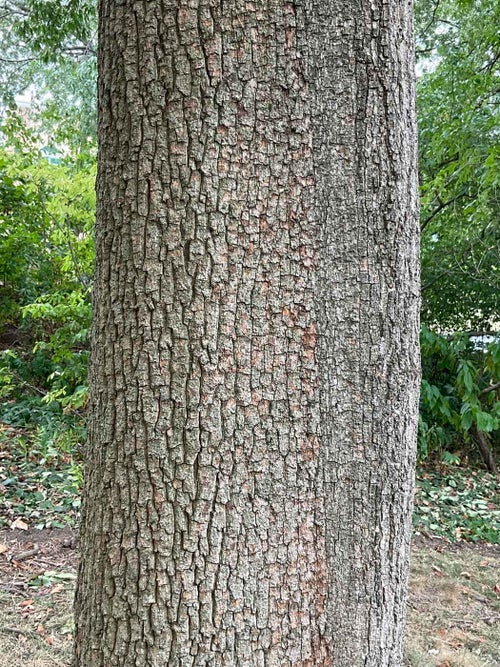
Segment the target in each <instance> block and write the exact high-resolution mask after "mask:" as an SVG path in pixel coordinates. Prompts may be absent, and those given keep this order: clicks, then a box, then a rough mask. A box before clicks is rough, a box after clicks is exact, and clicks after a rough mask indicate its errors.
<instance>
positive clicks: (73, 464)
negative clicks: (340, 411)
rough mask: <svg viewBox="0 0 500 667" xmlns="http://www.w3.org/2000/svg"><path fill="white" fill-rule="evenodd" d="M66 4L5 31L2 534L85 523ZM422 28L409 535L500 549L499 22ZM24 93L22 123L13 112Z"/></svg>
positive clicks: (43, 7) (86, 50)
mask: <svg viewBox="0 0 500 667" xmlns="http://www.w3.org/2000/svg"><path fill="white" fill-rule="evenodd" d="M63 5H64V3H62V2H60V0H52V1H51V2H50V3H40V2H35V0H28V2H26V3H24V7H27V8H28V9H27V10H26V11H23V12H21V13H19V12H15V8H16V6H17V4H16V2H15V1H14V0H13V1H12V2H9V3H7V5H6V6H7V11H6V12H5V13H4V14H2V16H1V17H0V23H1V26H0V27H1V29H2V35H3V36H4V38H5V40H4V42H5V47H4V48H5V55H6V61H9V62H12V63H14V65H12V66H9V67H6V68H5V69H4V73H3V75H2V76H3V78H2V79H1V80H0V93H1V95H2V99H3V107H2V112H1V114H0V139H1V140H0V492H1V493H2V495H3V498H4V502H3V505H2V510H1V515H0V527H5V526H13V525H14V526H15V525H17V526H22V525H26V526H29V527H30V528H34V527H40V528H42V527H56V528H57V527H63V526H74V525H75V524H76V522H77V521H78V507H79V490H80V486H81V481H82V466H81V463H82V445H83V443H84V441H85V419H86V405H87V384H86V369H87V361H88V349H89V345H88V333H89V323H90V314H91V288H92V270H93V238H92V227H93V219H94V211H95V194H94V178H95V156H96V145H95V108H94V102H93V99H94V89H95V14H94V7H93V3H91V2H86V1H84V0H80V2H76V3H72V4H71V11H70V12H67V11H66V9H65V8H63ZM64 7H65V5H64ZM9 8H10V10H11V13H10V14H9V11H8V10H9ZM63 9H64V12H63ZM57 11H59V12H60V13H61V12H63V13H62V14H61V21H60V22H58V23H57V25H58V26H59V27H58V28H57V30H56V29H55V28H54V25H56V24H55V23H54V22H53V20H52V18H51V17H53V15H54V12H57ZM58 15H59V14H58ZM63 16H64V20H63V18H62V17H63ZM416 18H417V55H418V70H419V83H418V89H419V101H418V110H419V129H420V180H421V194H422V302H423V303H422V321H423V324H422V332H421V342H422V370H423V380H422V393H421V412H420V427H419V439H418V458H419V468H418V472H417V496H416V508H415V530H416V532H417V533H420V534H423V535H429V534H433V535H439V536H442V537H446V538H447V539H449V540H455V541H456V540H459V541H460V540H461V541H464V540H468V541H480V540H484V541H487V542H492V543H498V542H499V541H500V537H499V536H500V499H499V497H498V490H497V489H498V486H497V477H496V475H497V462H498V460H499V453H500V434H499V427H500V402H499V387H500V381H499V375H500V335H499V333H498V332H499V320H498V305H499V304H498V298H499V294H500V270H499V263H498V249H499V230H500V227H499V226H498V218H499V215H498V214H499V196H498V186H499V180H500V177H499V168H498V157H499V154H500V144H499V137H498V130H497V129H496V128H497V127H498V120H499V119H498V76H499V53H500V38H499V36H498V31H497V28H496V26H497V25H498V23H499V20H500V8H499V6H498V3H495V2H492V0H479V1H476V2H468V1H466V0H442V1H441V2H439V1H438V2H436V1H435V0H420V1H419V2H418V3H417V11H416ZM28 43H29V44H30V46H29V47H28V46H26V45H27V44H28ZM16 62H17V63H18V65H17V66H16V65H15V63H16ZM26 90H29V91H30V95H31V102H30V105H29V108H28V109H27V110H26V109H25V108H20V106H19V104H18V102H17V101H16V100H17V98H16V93H18V92H20V91H26ZM33 91H34V92H33ZM16 522H17V524H16Z"/></svg>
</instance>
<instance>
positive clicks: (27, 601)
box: [19, 598, 34, 607]
mask: <svg viewBox="0 0 500 667" xmlns="http://www.w3.org/2000/svg"><path fill="white" fill-rule="evenodd" d="M33 602H34V600H33V599H31V598H30V599H29V600H23V601H22V602H20V603H19V606H20V607H29V605H30V604H33Z"/></svg>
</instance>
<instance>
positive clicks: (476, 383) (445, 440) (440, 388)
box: [419, 325, 500, 472]
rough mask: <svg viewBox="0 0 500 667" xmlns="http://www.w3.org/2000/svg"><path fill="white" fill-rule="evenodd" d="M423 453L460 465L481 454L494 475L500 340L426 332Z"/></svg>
mask: <svg viewBox="0 0 500 667" xmlns="http://www.w3.org/2000/svg"><path fill="white" fill-rule="evenodd" d="M421 349H422V369H423V380H422V392H421V409H420V428H419V455H420V458H421V459H423V460H425V459H427V458H428V457H430V456H432V455H435V456H438V457H444V459H445V460H447V461H448V462H450V463H452V462H458V460H459V458H460V457H461V456H462V457H463V456H464V453H465V452H468V453H469V455H471V456H472V457H475V456H476V454H477V452H479V453H480V454H481V457H482V459H483V461H484V463H485V464H486V466H487V467H488V468H489V470H490V471H491V472H495V471H496V466H495V453H496V452H495V450H496V449H498V444H499V443H498V429H499V428H500V401H499V388H500V384H499V381H498V380H499V375H500V336H497V337H496V338H494V339H493V340H491V341H490V342H489V343H485V342H484V341H481V340H479V341H478V340H474V339H471V337H470V336H468V335H467V334H457V335H454V336H450V337H446V336H442V335H439V334H437V333H435V332H433V331H431V330H430V329H428V328H427V327H426V326H425V325H424V326H423V327H422V334H421Z"/></svg>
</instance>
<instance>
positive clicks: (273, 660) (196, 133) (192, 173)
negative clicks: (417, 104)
mask: <svg viewBox="0 0 500 667" xmlns="http://www.w3.org/2000/svg"><path fill="white" fill-rule="evenodd" d="M411 14H412V7H411V2H407V1H402V0H370V1H368V0H342V1H341V0H314V1H313V0H306V2H303V1H302V0H298V1H295V0H224V1H223V2H222V0H175V2H174V1H173V0H148V1H145V0H144V1H139V0H120V1H118V0H101V3H100V28H99V29H100V51H99V171H98V179H97V192H98V214H97V230H96V241H97V274H96V279H95V293H94V324H93V334H92V350H93V351H92V362H91V370H90V387H91V420H90V435H89V445H88V455H87V456H88V461H87V466H86V483H85V492H84V509H83V518H82V564H81V568H80V573H79V581H78V589H77V597H76V640H75V659H74V665H75V667H115V666H116V667H118V666H119V667H167V666H168V667H194V666H202V665H203V666H213V667H288V666H292V665H293V666H296V667H327V666H332V667H358V666H359V667H361V666H364V667H385V666H391V667H396V666H399V665H401V664H402V656H401V645H402V633H403V627H404V616H405V595H406V591H405V589H406V578H407V567H408V543H409V535H410V515H411V499H412V491H413V481H412V478H413V462H414V442H415V431H416V422H417V399H418V380H419V370H418V369H419V357H418V342H417V341H418V294H419V289H418V226H417V189H416V157H415V156H416V140H415V118H414V116H415V113H414V99H413V98H414V88H413V80H414V69H413V56H412V51H413V49H412V19H411Z"/></svg>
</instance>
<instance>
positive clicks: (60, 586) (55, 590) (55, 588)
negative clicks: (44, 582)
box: [50, 584, 64, 595]
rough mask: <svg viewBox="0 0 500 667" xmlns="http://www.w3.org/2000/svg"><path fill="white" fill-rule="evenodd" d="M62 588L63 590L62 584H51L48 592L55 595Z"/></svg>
mask: <svg viewBox="0 0 500 667" xmlns="http://www.w3.org/2000/svg"><path fill="white" fill-rule="evenodd" d="M63 590H64V586H63V585H62V584H57V585H56V586H53V587H52V588H51V589H50V594H51V595H55V594H56V593H60V592H61V591H63Z"/></svg>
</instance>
